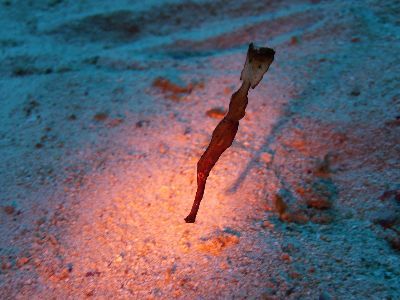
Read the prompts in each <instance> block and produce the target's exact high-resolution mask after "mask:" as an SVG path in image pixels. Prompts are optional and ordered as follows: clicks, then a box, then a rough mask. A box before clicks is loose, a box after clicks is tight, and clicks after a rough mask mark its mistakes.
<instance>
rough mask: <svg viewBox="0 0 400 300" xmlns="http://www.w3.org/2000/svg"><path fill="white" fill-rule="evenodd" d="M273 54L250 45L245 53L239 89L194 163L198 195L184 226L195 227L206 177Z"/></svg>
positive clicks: (233, 133) (233, 132) (229, 142)
mask: <svg viewBox="0 0 400 300" xmlns="http://www.w3.org/2000/svg"><path fill="white" fill-rule="evenodd" d="M274 55H275V51H274V50H273V49H271V48H266V47H259V48H258V47H255V46H254V44H253V43H251V44H250V45H249V48H248V50H247V57H246V62H245V64H244V67H243V70H242V72H241V75H240V80H241V81H242V85H241V87H240V88H239V89H238V90H237V91H236V92H235V93H233V94H232V96H231V101H230V103H229V110H228V112H227V113H226V115H225V117H224V118H223V119H222V121H221V122H220V123H219V124H218V125H217V127H216V128H215V129H214V132H213V133H212V137H211V141H210V144H209V145H208V147H207V149H206V151H205V152H204V153H203V155H202V156H201V158H200V160H199V161H198V163H197V191H196V196H195V199H194V202H193V205H192V209H191V211H190V213H189V215H188V216H187V217H186V218H185V221H186V223H194V222H195V221H196V215H197V212H198V211H199V207H200V202H201V200H202V199H203V195H204V189H205V187H206V181H207V177H208V175H209V174H210V172H211V169H212V168H213V167H214V165H215V164H216V163H217V161H218V159H219V157H220V156H221V155H222V153H224V151H225V150H226V149H228V148H229V147H230V146H231V145H232V142H233V140H234V139H235V136H236V133H237V131H238V128H239V121H240V120H241V119H242V118H243V117H244V115H245V113H246V112H245V110H246V107H247V103H248V98H247V94H248V92H249V89H250V87H251V88H252V89H254V88H255V87H256V86H257V85H258V83H259V82H260V81H261V79H262V78H263V76H264V74H265V73H266V72H267V71H268V68H269V66H270V65H271V63H272V62H273V60H274Z"/></svg>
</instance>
